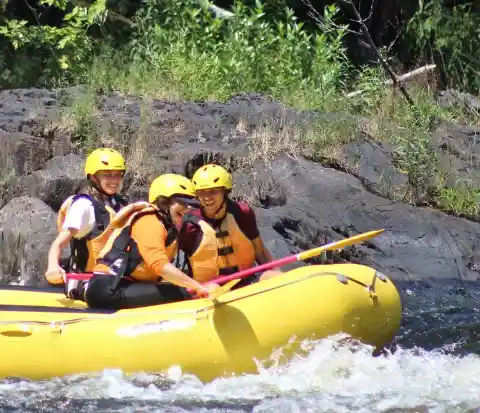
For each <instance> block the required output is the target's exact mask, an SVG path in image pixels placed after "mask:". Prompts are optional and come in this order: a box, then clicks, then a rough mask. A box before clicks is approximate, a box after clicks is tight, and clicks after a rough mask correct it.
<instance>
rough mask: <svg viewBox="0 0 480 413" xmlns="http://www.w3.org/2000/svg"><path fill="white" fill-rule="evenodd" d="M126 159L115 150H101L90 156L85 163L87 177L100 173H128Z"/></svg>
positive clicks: (96, 150)
mask: <svg viewBox="0 0 480 413" xmlns="http://www.w3.org/2000/svg"><path fill="white" fill-rule="evenodd" d="M126 170H127V167H126V166H125V159H124V157H123V156H122V155H121V154H120V152H117V151H116V150H114V149H110V148H99V149H95V150H94V151H93V152H92V153H91V154H90V155H88V157H87V160H86V161H85V175H87V176H88V175H94V174H95V173H97V172H98V171H126Z"/></svg>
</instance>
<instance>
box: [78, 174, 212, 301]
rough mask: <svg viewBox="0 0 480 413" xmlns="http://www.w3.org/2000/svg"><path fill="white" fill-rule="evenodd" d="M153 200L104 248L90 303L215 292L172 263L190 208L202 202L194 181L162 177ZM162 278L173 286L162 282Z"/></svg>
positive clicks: (120, 227)
mask: <svg viewBox="0 0 480 413" xmlns="http://www.w3.org/2000/svg"><path fill="white" fill-rule="evenodd" d="M148 199H149V205H148V206H146V207H145V208H143V209H142V210H139V211H135V212H134V213H132V214H131V215H130V216H128V217H125V219H124V220H123V222H118V228H116V229H115V230H114V232H113V233H112V235H111V236H110V238H109V240H108V242H107V244H106V245H105V247H104V249H103V250H102V251H101V253H100V255H99V258H98V260H97V265H96V266H95V267H94V275H93V277H92V278H91V280H90V282H89V285H88V288H87V290H86V293H85V301H86V303H87V304H88V306H89V307H94V308H95V307H96V308H111V309H121V308H133V307H143V306H148V305H156V304H162V303H167V302H172V301H180V300H183V299H185V298H187V297H188V295H187V293H186V290H185V289H187V288H188V289H192V290H194V291H195V292H196V294H197V295H198V296H200V297H208V296H209V289H207V288H206V287H204V286H202V285H201V284H200V283H199V282H197V281H195V280H194V279H193V278H191V277H189V276H188V275H186V274H184V273H183V272H182V271H180V270H179V269H178V268H176V267H175V266H174V265H173V264H172V263H171V262H172V261H173V259H174V257H175V256H176V254H177V225H181V222H182V217H183V215H184V214H185V212H187V211H188V210H189V209H190V208H191V207H192V206H193V207H196V206H198V201H197V200H196V199H195V192H194V188H193V184H192V182H191V181H190V180H189V179H188V178H186V177H184V176H181V175H177V174H165V175H161V176H159V177H157V178H156V179H155V180H154V181H153V182H152V184H151V186H150V189H149V195H148ZM162 279H163V280H165V281H167V282H168V283H170V284H168V283H159V281H160V280H162ZM181 287H183V288H181ZM216 287H218V286H217V285H212V286H211V287H208V288H210V289H212V290H213V289H215V288H216Z"/></svg>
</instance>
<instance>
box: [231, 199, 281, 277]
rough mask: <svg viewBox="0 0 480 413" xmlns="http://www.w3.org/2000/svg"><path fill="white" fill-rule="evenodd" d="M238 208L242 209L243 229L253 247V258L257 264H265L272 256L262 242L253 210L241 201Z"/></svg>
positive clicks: (278, 268) (276, 268)
mask: <svg viewBox="0 0 480 413" xmlns="http://www.w3.org/2000/svg"><path fill="white" fill-rule="evenodd" d="M240 208H241V209H242V220H243V222H242V227H243V228H244V230H243V231H244V233H245V235H246V236H247V237H248V239H250V241H251V242H252V244H253V246H254V248H255V260H256V261H257V263H258V264H266V263H267V262H270V261H273V260H274V258H273V256H272V254H271V253H270V251H269V250H268V248H267V247H266V246H265V244H264V243H263V239H262V237H261V235H260V231H259V229H258V226H257V218H256V216H255V212H254V211H253V209H252V208H251V207H249V206H248V205H246V204H243V203H241V204H240ZM272 269H273V270H277V271H281V270H280V267H275V268H272Z"/></svg>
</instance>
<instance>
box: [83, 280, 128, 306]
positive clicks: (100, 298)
mask: <svg viewBox="0 0 480 413" xmlns="http://www.w3.org/2000/svg"><path fill="white" fill-rule="evenodd" d="M112 285H113V280H112V277H111V276H105V275H94V276H93V277H92V278H91V279H90V281H89V283H88V287H87V289H86V291H85V302H86V303H87V305H88V306H89V307H90V308H108V309H117V308H118V304H119V301H120V291H114V290H113V288H112Z"/></svg>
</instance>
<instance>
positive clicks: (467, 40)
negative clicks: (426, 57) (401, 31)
mask: <svg viewBox="0 0 480 413" xmlns="http://www.w3.org/2000/svg"><path fill="white" fill-rule="evenodd" d="M442 3H443V2H442V1H441V0H421V1H420V2H419V7H418V10H417V12H416V13H415V15H414V16H413V18H412V19H411V20H410V21H409V23H408V26H407V33H408V34H409V38H408V40H409V41H410V42H411V44H412V47H413V50H414V51H415V52H416V53H421V52H422V51H427V52H428V53H429V54H430V55H431V56H433V58H434V59H435V62H436V63H437V65H438V66H439V67H440V68H441V69H442V71H443V72H444V75H445V78H446V79H445V80H446V82H447V83H448V86H450V87H457V88H460V89H463V90H466V91H470V92H472V93H474V94H477V93H478V92H479V90H480V75H479V71H480V57H479V55H478V50H479V47H480V13H479V10H474V9H473V8H474V7H475V6H474V3H472V4H458V5H457V4H454V5H453V6H450V7H446V6H443V4H442ZM477 7H478V6H477Z"/></svg>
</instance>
